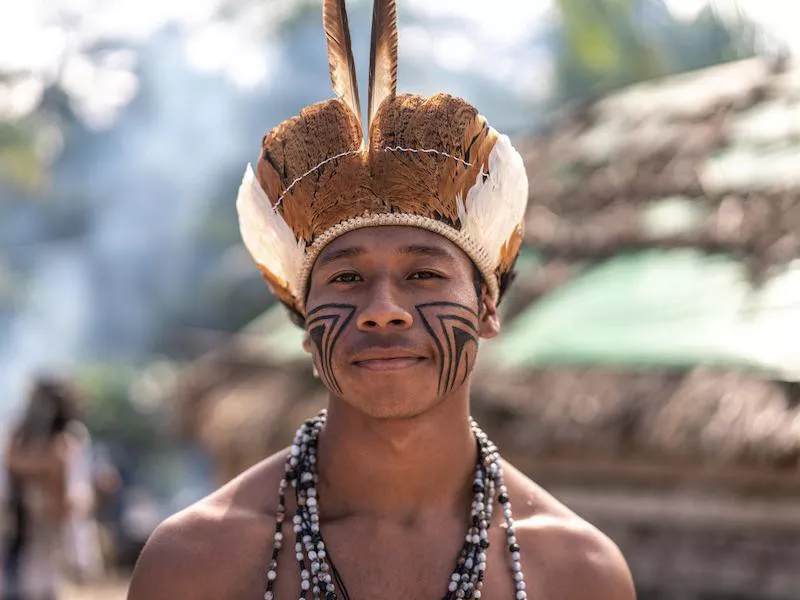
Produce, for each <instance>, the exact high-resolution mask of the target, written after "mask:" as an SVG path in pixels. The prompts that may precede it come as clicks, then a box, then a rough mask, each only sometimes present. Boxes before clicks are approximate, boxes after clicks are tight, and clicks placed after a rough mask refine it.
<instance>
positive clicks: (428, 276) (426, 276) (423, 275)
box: [408, 271, 441, 279]
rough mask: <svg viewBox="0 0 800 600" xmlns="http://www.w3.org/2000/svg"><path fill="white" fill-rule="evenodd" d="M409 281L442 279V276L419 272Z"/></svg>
mask: <svg viewBox="0 0 800 600" xmlns="http://www.w3.org/2000/svg"><path fill="white" fill-rule="evenodd" d="M408 278H409V279H440V278H441V276H440V275H439V274H438V273H434V272H433V271H417V272H416V273H412V274H411V275H410V276H409V277H408Z"/></svg>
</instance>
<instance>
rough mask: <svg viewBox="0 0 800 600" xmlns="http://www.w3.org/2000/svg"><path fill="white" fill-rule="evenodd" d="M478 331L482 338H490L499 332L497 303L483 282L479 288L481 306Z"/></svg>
mask: <svg viewBox="0 0 800 600" xmlns="http://www.w3.org/2000/svg"><path fill="white" fill-rule="evenodd" d="M478 333H479V334H480V336H481V337H482V338H484V339H487V340H488V339H491V338H493V337H495V336H496V335H497V334H498V333H500V317H499V316H498V315H497V303H496V302H495V301H494V300H493V299H492V297H491V296H490V295H489V290H488V288H487V287H486V285H485V284H484V285H483V287H482V290H481V306H480V311H479V313H478Z"/></svg>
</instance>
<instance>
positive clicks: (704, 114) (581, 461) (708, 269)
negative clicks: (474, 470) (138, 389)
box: [178, 60, 800, 600]
mask: <svg viewBox="0 0 800 600" xmlns="http://www.w3.org/2000/svg"><path fill="white" fill-rule="evenodd" d="M521 146H522V147H523V148H524V149H525V150H524V154H525V157H526V160H527V165H528V168H529V177H530V183H531V194H532V202H531V207H530V210H529V214H528V230H527V242H528V249H529V250H528V252H527V253H526V256H524V257H523V258H522V259H521V261H520V265H519V272H520V275H519V279H518V283H517V287H516V290H515V291H514V292H513V294H512V295H511V296H510V297H509V298H508V299H507V300H506V302H505V307H504V310H505V317H506V318H505V332H504V334H503V336H501V338H499V339H498V340H495V341H492V342H490V343H487V344H485V345H484V349H483V350H482V356H481V362H480V363H479V369H481V372H480V375H479V378H478V380H477V383H476V386H475V389H474V410H473V413H474V414H475V416H476V417H477V418H478V420H479V421H480V422H481V423H482V425H483V426H484V427H485V429H486V430H487V432H488V433H489V434H490V436H491V437H492V438H493V439H494V440H495V441H496V442H497V443H498V445H499V446H500V448H501V449H502V451H503V453H504V455H505V456H506V458H508V459H509V460H510V461H511V462H513V463H515V464H516V465H518V466H519V467H521V468H522V469H523V470H524V471H525V472H527V473H528V474H529V475H531V476H532V477H533V478H534V479H535V480H537V481H538V482H540V483H542V484H543V485H544V486H545V487H547V488H548V489H550V490H551V491H553V492H554V493H555V494H556V495H557V496H558V497H559V498H561V499H562V500H563V501H564V502H566V503H567V504H568V505H569V506H571V507H572V508H574V509H575V510H576V511H577V512H579V513H580V514H581V515H583V516H585V517H586V518H588V519H589V520H590V521H592V522H594V523H596V524H597V525H598V526H600V527H601V529H603V530H604V531H606V532H607V533H609V534H610V535H611V536H612V538H614V539H615V540H616V541H617V543H619V544H620V546H621V547H622V549H623V551H624V553H625V554H626V557H627V558H628V561H629V562H630V564H631V567H632V569H633V572H634V577H635V579H636V582H637V586H638V588H639V591H640V598H642V600H655V599H669V600H689V599H697V600H701V599H702V600H711V599H719V600H721V599H723V598H724V599H740V600H792V599H796V598H799V597H800V568H799V567H798V565H800V502H799V501H800V383H798V381H799V380H800V353H798V352H797V351H796V348H797V343H798V342H797V340H798V339H800V266H798V262H797V259H798V255H800V68H798V67H796V66H795V65H793V64H786V63H783V62H780V61H774V62H767V61H763V60H749V61H744V62H737V63H731V64H727V65H723V66H720V67H715V68H713V69H710V70H706V71H701V72H697V73H692V74H687V75H681V76H677V77H673V78H669V79H666V80H660V81H654V82H649V83H645V84H639V85H637V86H634V87H632V88H628V89H625V90H623V91H621V92H618V93H615V94H613V95H612V96H609V97H606V98H603V99H600V100H598V101H596V102H593V103H591V104H588V105H586V106H584V107H581V108H580V109H579V110H577V111H572V112H570V113H569V114H564V115H561V117H560V119H559V121H557V122H556V124H555V125H554V126H553V128H552V130H551V131H550V132H548V133H547V134H545V135H543V136H541V137H539V138H537V139H534V140H528V141H527V142H526V141H522V142H521ZM498 373H503V376H502V377H498V376H497V374H498ZM178 403H179V404H178V406H179V415H180V417H181V418H180V424H181V428H182V431H183V433H184V434H186V435H187V436H188V437H190V438H193V439H195V440H197V441H199V442H201V443H202V444H203V445H204V446H206V447H207V448H209V449H210V450H211V451H212V453H213V454H214V456H215V458H216V461H217V465H218V473H219V479H220V481H224V480H227V479H229V478H231V477H233V476H234V475H235V474H237V473H238V472H240V471H241V470H243V469H244V468H246V467H248V466H250V465H251V464H254V463H255V462H257V461H258V460H259V459H261V458H263V457H264V456H266V455H267V454H269V453H270V452H273V451H276V450H278V449H279V448H280V447H282V446H283V445H284V444H286V443H287V442H288V441H289V440H290V439H291V436H292V434H293V432H294V429H295V428H296V427H297V425H298V424H299V423H300V421H301V419H302V418H303V417H305V416H307V415H310V414H312V413H314V412H315V411H316V410H318V409H319V408H320V407H321V406H322V405H323V403H324V393H323V391H322V389H321V387H320V386H319V384H318V383H317V382H315V380H314V379H313V378H312V377H311V366H310V361H309V360H308V358H307V357H305V355H303V353H302V351H301V349H300V332H299V330H297V329H296V328H293V326H292V325H290V324H289V322H288V320H287V319H285V318H284V317H283V316H282V315H281V313H280V309H279V308H276V309H273V310H272V311H270V312H268V313H266V314H265V315H264V316H263V317H261V318H260V319H259V320H258V321H256V322H254V323H253V324H252V325H251V326H250V327H248V328H247V329H245V330H244V331H242V332H241V333H240V334H238V335H237V336H234V337H233V338H231V339H230V340H228V341H227V342H226V344H224V345H223V346H221V347H220V348H219V349H218V350H216V351H215V352H213V353H211V354H209V355H207V356H206V357H204V358H203V359H201V360H199V361H197V362H196V363H194V364H193V365H192V366H191V367H190V368H189V369H188V370H187V372H186V373H185V374H184V378H183V381H182V384H181V386H180V393H179V395H178Z"/></svg>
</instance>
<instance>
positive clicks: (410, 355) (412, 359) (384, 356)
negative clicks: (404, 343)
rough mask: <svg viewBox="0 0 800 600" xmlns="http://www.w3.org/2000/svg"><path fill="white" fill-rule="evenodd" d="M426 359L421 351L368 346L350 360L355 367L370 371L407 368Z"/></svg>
mask: <svg viewBox="0 0 800 600" xmlns="http://www.w3.org/2000/svg"><path fill="white" fill-rule="evenodd" d="M425 360H427V357H426V356H424V355H423V354H422V353H421V352H417V351H414V350H407V349H401V348H370V349H369V350H367V351H364V352H359V353H358V354H357V355H356V356H355V357H354V358H353V360H352V361H351V362H352V363H353V364H354V365H356V366H357V367H361V368H364V369H369V370H371V371H396V370H399V369H408V368H410V367H413V366H416V365H418V364H420V363H421V362H423V361H425Z"/></svg>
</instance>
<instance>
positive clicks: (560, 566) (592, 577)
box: [507, 471, 635, 600]
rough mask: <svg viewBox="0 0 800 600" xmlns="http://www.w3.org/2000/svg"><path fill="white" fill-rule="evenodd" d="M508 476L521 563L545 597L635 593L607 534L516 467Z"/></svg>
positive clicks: (628, 596) (614, 599) (575, 599)
mask: <svg viewBox="0 0 800 600" xmlns="http://www.w3.org/2000/svg"><path fill="white" fill-rule="evenodd" d="M510 479H512V480H513V481H514V485H515V488H516V492H517V494H516V496H517V500H516V501H514V498H513V497H512V502H513V509H514V515H515V529H516V536H517V541H518V543H519V545H520V550H521V553H522V561H523V569H524V570H525V571H526V572H527V571H528V570H531V571H533V572H535V573H536V574H537V577H538V579H539V581H540V582H541V585H542V586H544V588H546V589H545V590H543V591H546V596H547V597H554V598H556V597H557V598H563V599H564V600H588V599H589V598H591V599H592V600H633V599H634V598H635V592H634V586H633V580H632V578H631V574H630V570H629V569H628V565H627V563H626V562H625V559H624V557H623V556H622V553H621V552H620V550H619V548H618V547H617V545H616V544H615V543H614V542H613V541H612V540H611V539H610V538H609V537H608V536H606V535H605V534H604V533H603V532H601V531H600V530H599V529H597V528H596V527H594V526H593V525H592V524H590V523H589V522H587V521H586V520H584V519H582V518H581V517H579V516H578V515H576V514H575V513H574V512H572V511H571V510H570V509H569V508H567V507H566V506H564V505H563V504H562V503H561V502H559V501H558V500H557V499H556V498H555V497H553V496H552V495H551V494H550V493H549V492H547V491H546V490H544V489H543V488H542V487H540V486H539V485H537V484H536V483H534V482H533V481H531V480H530V479H528V478H527V477H525V476H524V475H522V474H521V473H519V472H518V471H517V472H516V473H513V474H512V477H511V478H510ZM507 480H508V478H507Z"/></svg>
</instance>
